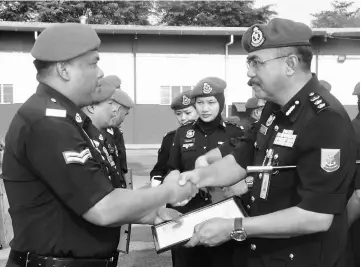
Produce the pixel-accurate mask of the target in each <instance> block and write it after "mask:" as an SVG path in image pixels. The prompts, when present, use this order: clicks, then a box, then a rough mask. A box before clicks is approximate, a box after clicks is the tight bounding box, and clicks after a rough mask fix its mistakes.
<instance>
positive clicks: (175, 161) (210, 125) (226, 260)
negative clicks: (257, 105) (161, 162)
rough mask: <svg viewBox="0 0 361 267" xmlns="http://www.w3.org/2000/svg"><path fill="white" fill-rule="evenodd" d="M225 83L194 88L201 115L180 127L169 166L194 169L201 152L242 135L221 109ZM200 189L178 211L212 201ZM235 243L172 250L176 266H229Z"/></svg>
mask: <svg viewBox="0 0 361 267" xmlns="http://www.w3.org/2000/svg"><path fill="white" fill-rule="evenodd" d="M226 86H227V85H226V82H225V81H223V80H222V79H219V78H216V77H208V78H205V79H202V80H200V81H199V82H198V83H197V85H196V86H195V87H194V89H193V90H192V98H195V107H196V110H197V113H198V115H199V118H198V120H197V121H195V122H193V123H188V124H186V125H183V126H181V127H179V129H178V130H177V132H176V134H175V137H174V143H173V147H172V149H171V152H170V157H169V161H168V165H169V168H170V169H175V170H179V171H181V172H182V171H187V170H192V169H193V168H194V166H195V161H196V159H197V158H198V157H199V156H200V155H202V154H204V153H206V152H207V151H209V150H211V149H213V148H216V147H217V146H219V145H221V144H223V143H224V142H225V141H227V140H228V139H230V138H237V137H241V136H243V131H242V130H241V128H240V127H239V126H237V125H235V124H231V123H228V122H225V121H223V119H222V116H221V112H222V110H223V108H224V104H225V98H224V89H225V88H226ZM200 192H201V193H200V194H198V195H197V196H196V197H195V198H193V199H192V200H191V201H190V202H189V203H188V204H186V205H185V206H182V207H177V210H178V211H180V212H182V213H186V212H189V211H192V210H194V209H197V208H200V207H203V206H205V205H207V204H210V203H211V196H210V194H209V193H208V192H207V189H205V191H203V190H201V191H200ZM212 194H213V192H212ZM213 197H214V196H213ZM232 245H233V244H231V243H230V242H229V243H227V244H224V245H222V246H220V247H218V248H204V247H198V248H191V249H187V248H183V247H178V248H175V249H173V251H172V253H173V254H174V258H175V266H176V267H178V266H183V267H185V266H187V267H190V266H198V267H199V266H207V267H211V266H230V265H231V262H232Z"/></svg>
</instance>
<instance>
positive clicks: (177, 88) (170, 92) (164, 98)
mask: <svg viewBox="0 0 361 267" xmlns="http://www.w3.org/2000/svg"><path fill="white" fill-rule="evenodd" d="M193 87H194V86H189V85H172V86H169V85H164V86H161V87H160V104H161V105H170V103H171V102H172V100H173V99H174V98H175V97H176V96H177V95H179V94H180V93H181V92H184V91H189V90H192V89H193Z"/></svg>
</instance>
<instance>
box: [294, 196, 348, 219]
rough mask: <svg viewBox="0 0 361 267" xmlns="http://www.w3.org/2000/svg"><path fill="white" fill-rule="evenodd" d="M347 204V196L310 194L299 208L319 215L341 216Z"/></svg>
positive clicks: (304, 198)
mask: <svg viewBox="0 0 361 267" xmlns="http://www.w3.org/2000/svg"><path fill="white" fill-rule="evenodd" d="M346 204H347V197H346V194H322V193H317V194H315V193H309V194H308V195H307V196H305V197H303V199H302V201H301V203H300V204H299V205H297V206H298V207H299V208H301V209H304V210H308V211H312V212H317V213H326V214H340V213H342V212H343V211H344V210H345V208H346Z"/></svg>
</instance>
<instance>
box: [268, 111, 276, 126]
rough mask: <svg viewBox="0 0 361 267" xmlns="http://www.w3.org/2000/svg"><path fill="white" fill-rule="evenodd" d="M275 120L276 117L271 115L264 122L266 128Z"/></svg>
mask: <svg viewBox="0 0 361 267" xmlns="http://www.w3.org/2000/svg"><path fill="white" fill-rule="evenodd" d="M275 118H276V116H275V115H273V114H271V115H270V116H269V118H268V120H267V122H266V126H267V127H269V126H270V125H271V124H272V123H273V121H274V119H275Z"/></svg>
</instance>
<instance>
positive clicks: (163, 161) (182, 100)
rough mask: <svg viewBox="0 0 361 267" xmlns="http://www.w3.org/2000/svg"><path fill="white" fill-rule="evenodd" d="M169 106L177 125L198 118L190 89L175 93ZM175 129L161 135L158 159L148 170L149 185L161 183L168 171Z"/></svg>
mask: <svg viewBox="0 0 361 267" xmlns="http://www.w3.org/2000/svg"><path fill="white" fill-rule="evenodd" d="M170 108H171V109H172V110H173V111H174V115H175V117H176V119H177V121H178V123H179V125H184V124H186V123H188V122H189V121H194V120H196V119H197V118H198V114H197V111H196V109H195V107H194V98H191V91H190V90H189V91H185V92H182V93H180V94H179V95H177V96H176V97H175V98H174V99H173V101H172V103H171V105H170ZM175 133H176V130H173V131H170V132H168V133H166V134H165V135H164V137H163V140H162V144H161V146H160V149H159V150H158V160H157V163H156V164H155V165H154V168H153V170H152V171H151V172H150V180H151V186H153V187H154V186H158V185H159V184H161V183H162V181H163V179H164V177H165V176H166V175H167V173H168V172H169V169H168V165H167V162H168V159H169V153H170V150H171V148H172V144H173V139H174V135H175Z"/></svg>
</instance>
